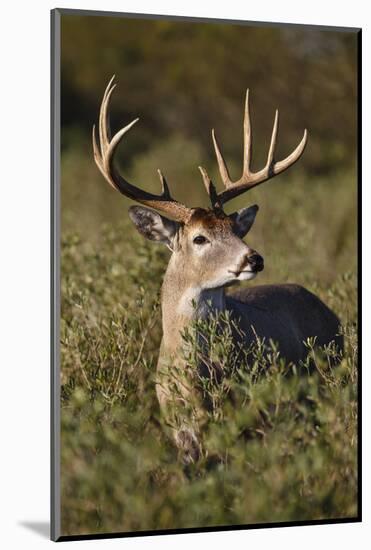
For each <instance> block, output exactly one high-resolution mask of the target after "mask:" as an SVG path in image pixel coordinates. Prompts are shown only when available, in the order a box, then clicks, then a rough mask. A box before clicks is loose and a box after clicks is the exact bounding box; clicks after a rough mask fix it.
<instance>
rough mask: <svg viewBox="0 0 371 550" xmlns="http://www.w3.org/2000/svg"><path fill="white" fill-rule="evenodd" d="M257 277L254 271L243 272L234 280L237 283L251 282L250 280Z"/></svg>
mask: <svg viewBox="0 0 371 550" xmlns="http://www.w3.org/2000/svg"><path fill="white" fill-rule="evenodd" d="M256 276H257V272H256V271H244V272H242V273H240V274H239V276H238V277H237V278H236V280H237V281H251V279H255V277H256Z"/></svg>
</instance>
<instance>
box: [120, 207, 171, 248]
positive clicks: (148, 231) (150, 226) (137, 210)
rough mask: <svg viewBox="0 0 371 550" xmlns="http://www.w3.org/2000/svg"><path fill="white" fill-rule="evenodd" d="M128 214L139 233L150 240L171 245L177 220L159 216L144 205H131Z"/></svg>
mask: <svg viewBox="0 0 371 550" xmlns="http://www.w3.org/2000/svg"><path fill="white" fill-rule="evenodd" d="M129 216H130V218H131V221H132V222H133V223H134V225H135V227H136V228H137V230H138V231H139V233H140V234H141V235H143V236H144V237H146V238H147V239H149V240H150V241H157V242H161V243H164V244H166V245H167V246H169V247H171V244H172V241H173V237H174V236H175V234H176V232H177V229H178V225H179V224H178V223H177V222H174V221H173V220H169V219H168V218H165V216H160V214H158V213H157V212H155V211H154V210H150V209H149V208H146V207H144V206H131V207H130V208H129Z"/></svg>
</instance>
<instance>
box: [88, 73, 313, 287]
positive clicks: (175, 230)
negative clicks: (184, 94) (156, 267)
mask: <svg viewBox="0 0 371 550" xmlns="http://www.w3.org/2000/svg"><path fill="white" fill-rule="evenodd" d="M113 81H114V77H113V78H112V79H111V80H110V82H109V84H108V86H107V88H106V90H105V93H104V95H103V100H102V104H101V108H100V116H99V142H100V145H99V146H98V143H97V139H96V135H95V127H93V148H94V158H95V162H96V164H97V166H98V168H99V170H100V171H101V173H102V174H103V176H104V177H105V179H106V180H107V181H108V183H109V184H110V185H111V186H112V187H113V188H114V189H116V190H118V191H119V192H120V193H122V194H123V195H125V196H126V197H129V198H130V199H132V200H135V201H137V202H139V203H141V204H142V205H144V206H132V207H130V209H129V215H130V218H131V220H132V221H133V222H134V224H135V226H136V228H137V229H138V231H139V232H140V233H141V234H142V235H143V236H145V237H146V238H148V239H150V240H153V241H157V242H162V243H164V244H165V245H166V246H168V248H169V249H170V250H171V251H172V259H171V261H170V265H172V266H173V269H176V270H178V271H181V273H182V275H183V279H186V280H187V284H189V285H194V286H195V285H196V286H197V287H198V288H199V289H213V288H219V287H223V286H227V285H229V284H232V283H234V282H237V281H242V280H248V279H252V278H254V277H255V276H256V274H257V273H258V272H259V271H261V270H262V269H263V267H264V266H263V258H262V257H261V256H260V255H259V254H258V253H257V252H256V251H255V250H253V249H251V248H250V247H249V246H248V245H247V244H245V243H244V242H243V240H242V239H243V238H244V237H245V235H246V234H247V233H248V231H249V230H250V228H251V226H252V225H253V223H254V220H255V216H256V213H257V211H258V206H256V205H254V206H249V207H247V208H243V209H241V210H239V211H238V212H234V213H233V214H230V215H227V214H225V212H224V210H223V206H224V205H225V204H226V203H227V202H228V201H229V200H231V199H232V198H235V197H237V196H238V195H240V194H242V193H244V192H245V191H248V190H249V189H252V188H253V187H255V186H257V185H259V184H261V183H263V182H264V181H266V180H268V179H271V178H272V177H274V176H276V175H277V174H279V173H281V172H283V171H284V170H286V169H287V168H289V166H291V165H292V164H294V162H296V161H297V160H298V159H299V158H300V156H301V155H302V153H303V151H304V148H305V145H306V142H307V131H306V130H305V131H304V136H303V138H302V140H301V142H300V143H299V145H298V146H297V147H296V149H295V150H294V151H293V152H292V153H291V154H290V155H289V156H288V157H286V158H285V159H284V160H281V161H278V162H276V161H275V159H274V153H275V147H276V140H277V130H278V111H276V115H275V120H274V125H273V131H272V137H271V143H270V147H269V152H268V157H267V162H266V164H265V166H264V168H262V169H261V170H260V171H258V172H252V171H251V169H250V164H251V147H252V136H251V124H250V114H249V91H248V90H247V93H246V101H245V116H244V160H243V172H242V176H241V178H240V179H239V180H237V181H235V182H233V181H232V180H231V178H230V175H229V172H228V168H227V165H226V163H225V160H224V158H223V156H222V153H221V152H220V148H219V145H218V142H217V139H216V136H215V132H214V130H212V139H213V143H214V148H215V153H216V157H217V161H218V165H219V171H220V176H221V179H222V181H223V184H224V187H225V189H224V190H223V191H222V192H220V193H217V191H216V188H215V186H214V185H213V183H212V181H211V180H210V178H209V176H208V174H207V172H206V170H205V169H204V168H202V167H199V169H200V172H201V175H202V179H203V182H204V185H205V187H206V191H207V193H208V195H209V198H210V202H211V208H209V209H207V210H206V209H202V208H189V207H187V206H185V205H184V204H181V203H179V202H178V201H176V200H175V199H173V198H172V196H171V194H170V191H169V187H168V185H167V182H166V179H165V178H164V176H163V175H162V173H161V171H160V170H158V174H159V177H160V181H161V186H162V192H161V193H160V194H159V195H154V194H152V193H148V192H146V191H144V190H142V189H140V188H138V187H136V186H134V185H132V184H131V183H129V182H128V181H127V180H126V179H124V178H123V177H122V176H121V175H120V174H119V173H118V171H117V169H116V168H115V165H114V155H115V152H116V150H117V146H118V144H119V143H120V142H121V140H122V138H123V136H124V135H125V134H126V133H127V132H128V131H129V130H130V129H131V128H132V126H133V125H134V124H135V123H136V122H137V121H138V119H135V120H133V121H132V122H131V123H130V124H128V125H127V126H125V127H124V128H122V129H121V130H119V131H118V132H117V133H116V134H115V135H114V136H113V137H112V136H111V131H110V125H109V105H110V100H111V96H112V92H113V90H114V88H115V86H116V84H114V83H113ZM148 207H149V208H148ZM153 209H154V210H153ZM156 210H158V211H160V212H162V213H164V214H166V216H164V215H160V214H159V213H158V212H156Z"/></svg>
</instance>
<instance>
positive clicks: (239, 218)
mask: <svg viewBox="0 0 371 550" xmlns="http://www.w3.org/2000/svg"><path fill="white" fill-rule="evenodd" d="M258 210H259V206H258V205H257V204H254V206H249V207H247V208H241V210H238V211H237V212H234V213H233V214H231V215H230V216H229V217H230V218H231V220H232V221H233V226H234V227H233V229H234V232H235V233H236V235H238V237H240V238H241V239H242V238H243V237H244V236H245V235H247V233H248V232H249V231H250V229H251V227H252V224H253V223H254V221H255V216H256V214H257V212H258Z"/></svg>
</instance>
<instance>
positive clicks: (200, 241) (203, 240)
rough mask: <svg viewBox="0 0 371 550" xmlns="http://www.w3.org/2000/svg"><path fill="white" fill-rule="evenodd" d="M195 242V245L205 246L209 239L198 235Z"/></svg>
mask: <svg viewBox="0 0 371 550" xmlns="http://www.w3.org/2000/svg"><path fill="white" fill-rule="evenodd" d="M193 242H194V243H195V244H205V243H207V238H206V237H204V236H203V235H197V236H196V237H195V238H194V239H193Z"/></svg>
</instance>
